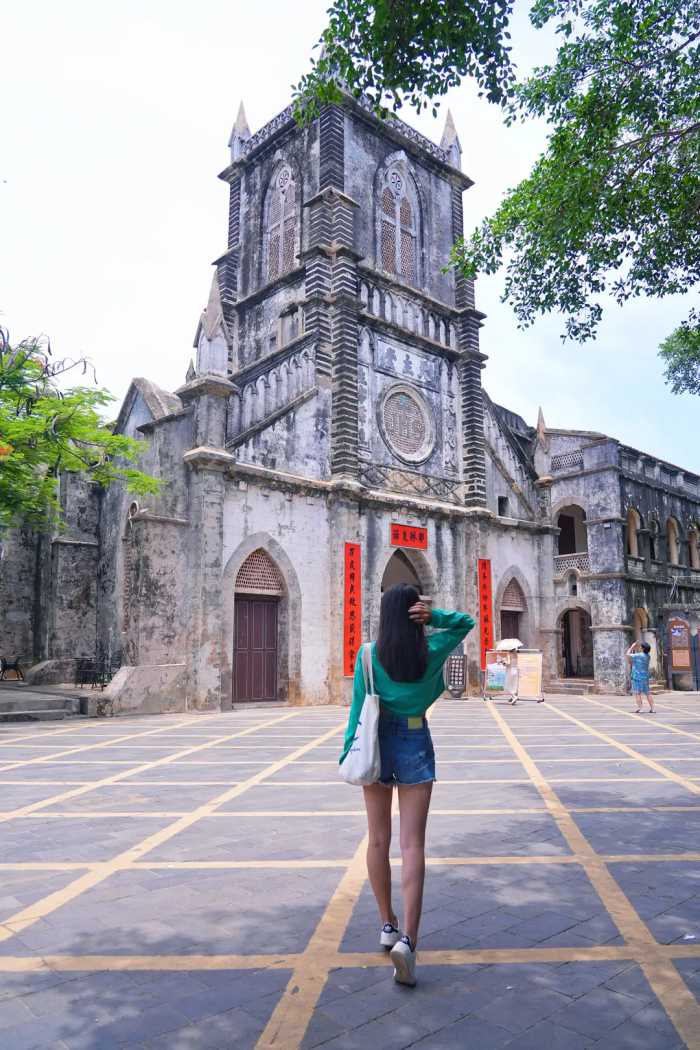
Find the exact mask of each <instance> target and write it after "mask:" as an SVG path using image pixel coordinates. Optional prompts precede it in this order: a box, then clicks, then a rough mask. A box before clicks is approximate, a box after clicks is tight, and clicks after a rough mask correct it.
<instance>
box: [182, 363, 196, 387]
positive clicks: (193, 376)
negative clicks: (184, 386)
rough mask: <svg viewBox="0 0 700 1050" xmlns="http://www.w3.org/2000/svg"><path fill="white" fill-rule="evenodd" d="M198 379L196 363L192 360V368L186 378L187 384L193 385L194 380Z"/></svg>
mask: <svg viewBox="0 0 700 1050" xmlns="http://www.w3.org/2000/svg"><path fill="white" fill-rule="evenodd" d="M196 378H197V373H196V372H195V370H194V361H193V360H192V358H190V366H189V368H188V369H187V375H186V376H185V382H186V383H191V382H192V380H193V379H196Z"/></svg>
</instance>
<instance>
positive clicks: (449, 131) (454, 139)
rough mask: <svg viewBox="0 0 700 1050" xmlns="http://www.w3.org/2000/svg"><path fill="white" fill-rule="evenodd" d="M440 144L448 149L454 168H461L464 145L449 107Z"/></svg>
mask: <svg viewBox="0 0 700 1050" xmlns="http://www.w3.org/2000/svg"><path fill="white" fill-rule="evenodd" d="M440 146H441V147H442V149H444V150H446V151H447V154H448V159H449V162H450V164H451V165H452V166H453V167H454V168H461V167H462V146H461V144H460V141H459V135H458V134H457V128H456V127H455V122H454V117H453V116H452V110H451V109H448V111H447V117H446V118H445V128H444V130H443V132H442V138H441V139H440Z"/></svg>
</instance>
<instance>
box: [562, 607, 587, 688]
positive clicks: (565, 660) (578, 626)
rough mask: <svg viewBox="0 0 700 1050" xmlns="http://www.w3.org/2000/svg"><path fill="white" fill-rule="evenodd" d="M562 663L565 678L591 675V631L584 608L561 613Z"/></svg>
mask: <svg viewBox="0 0 700 1050" xmlns="http://www.w3.org/2000/svg"><path fill="white" fill-rule="evenodd" d="M561 640H562V664H563V672H564V677H565V678H592V677H593V632H592V631H591V617H590V613H588V612H587V611H586V610H585V609H567V610H566V611H565V612H563V613H562V615H561Z"/></svg>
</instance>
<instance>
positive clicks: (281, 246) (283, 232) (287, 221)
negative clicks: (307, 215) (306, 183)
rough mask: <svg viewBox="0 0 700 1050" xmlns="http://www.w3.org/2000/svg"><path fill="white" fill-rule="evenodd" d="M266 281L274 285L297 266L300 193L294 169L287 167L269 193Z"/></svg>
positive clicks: (266, 231) (281, 170)
mask: <svg viewBox="0 0 700 1050" xmlns="http://www.w3.org/2000/svg"><path fill="white" fill-rule="evenodd" d="M265 237H266V239H267V245H266V251H267V279H268V281H274V280H276V279H277V278H278V277H281V276H282V274H285V273H288V272H289V271H290V270H291V269H292V268H293V266H294V259H295V254H296V240H297V190H296V183H295V181H294V176H293V174H292V169H291V168H290V167H289V165H288V164H284V165H283V166H282V167H281V168H280V169H279V171H278V172H277V174H276V175H275V177H274V178H273V180H272V182H271V184H270V188H269V190H268V191H267V201H266V212H265Z"/></svg>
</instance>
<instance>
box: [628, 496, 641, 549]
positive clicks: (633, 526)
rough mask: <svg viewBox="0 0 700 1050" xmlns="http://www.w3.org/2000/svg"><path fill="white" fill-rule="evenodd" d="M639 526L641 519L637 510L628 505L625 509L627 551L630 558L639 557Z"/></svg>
mask: <svg viewBox="0 0 700 1050" xmlns="http://www.w3.org/2000/svg"><path fill="white" fill-rule="evenodd" d="M641 527H642V520H641V518H640V516H639V511H637V510H635V509H634V507H630V509H629V510H628V511H627V553H628V554H629V555H630V557H632V558H638V557H639V530H640V528H641Z"/></svg>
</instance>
